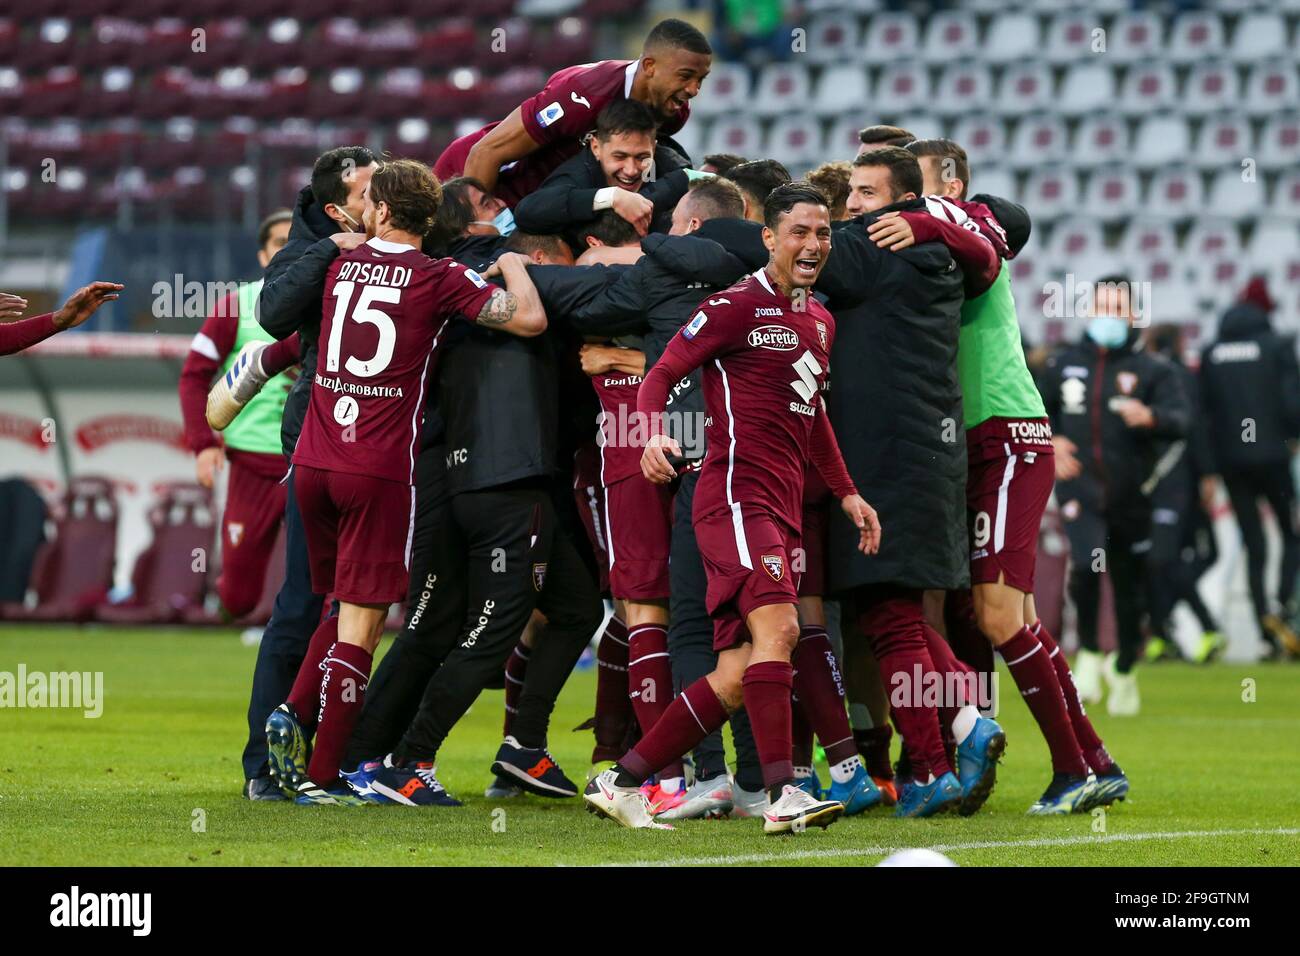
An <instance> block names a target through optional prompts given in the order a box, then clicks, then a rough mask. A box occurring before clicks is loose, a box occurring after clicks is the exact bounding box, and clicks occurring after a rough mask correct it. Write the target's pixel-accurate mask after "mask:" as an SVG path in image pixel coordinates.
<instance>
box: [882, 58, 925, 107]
mask: <svg viewBox="0 0 1300 956" xmlns="http://www.w3.org/2000/svg"><path fill="white" fill-rule="evenodd" d="M929 100H930V71H929V70H927V69H926V68H925V67H923V66H921V65H920V64H919V63H914V62H910V61H909V62H906V63H895V64H893V65H892V66H887V67H885V69H884V70H882V71H881V73H880V79H878V80H877V81H876V90H875V94H874V95H873V96H872V100H871V101H872V102H873V103H881V104H888V107H889V109H890V111H891V112H907V111H908V110H914V109H924V108H925V107H926V106H928V105H929Z"/></svg>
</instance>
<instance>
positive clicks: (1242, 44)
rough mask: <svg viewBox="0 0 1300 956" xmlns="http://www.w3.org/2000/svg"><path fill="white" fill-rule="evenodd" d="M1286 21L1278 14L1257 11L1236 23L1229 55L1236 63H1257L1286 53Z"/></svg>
mask: <svg viewBox="0 0 1300 956" xmlns="http://www.w3.org/2000/svg"><path fill="white" fill-rule="evenodd" d="M1286 33H1287V30H1286V20H1284V19H1283V18H1282V17H1281V15H1280V14H1278V13H1274V12H1269V11H1262V10H1257V11H1255V12H1253V13H1248V14H1246V15H1245V16H1243V17H1242V18H1241V19H1240V20H1238V21H1237V28H1236V29H1235V30H1234V31H1233V32H1232V46H1230V47H1229V48H1228V52H1229V55H1231V57H1232V58H1233V59H1234V60H1236V61H1237V62H1238V63H1258V62H1259V61H1260V60H1264V59H1267V58H1269V57H1274V56H1281V55H1283V54H1285V53H1286Z"/></svg>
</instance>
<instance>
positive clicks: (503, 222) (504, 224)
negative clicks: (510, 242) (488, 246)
mask: <svg viewBox="0 0 1300 956" xmlns="http://www.w3.org/2000/svg"><path fill="white" fill-rule="evenodd" d="M474 225H476V226H494V227H496V231H497V232H498V233H500V234H501V236H502V237H503V238H504V237H505V236H508V235H510V233H512V232H514V231H515V214H514V213H512V212H511V211H510V210H509V209H502V210H501V211H500V212H499V213H497V214H496V215H495V216H494V217H493V218H492V221H491V222H484V221H483V220H482V219H475V220H474Z"/></svg>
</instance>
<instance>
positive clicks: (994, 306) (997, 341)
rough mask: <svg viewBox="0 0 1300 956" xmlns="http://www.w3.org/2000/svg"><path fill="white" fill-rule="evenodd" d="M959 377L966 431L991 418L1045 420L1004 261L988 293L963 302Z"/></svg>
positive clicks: (1045, 413) (1007, 268)
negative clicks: (1026, 357)
mask: <svg viewBox="0 0 1300 956" xmlns="http://www.w3.org/2000/svg"><path fill="white" fill-rule="evenodd" d="M957 378H958V380H959V381H960V382H961V396H962V407H963V408H964V409H965V417H966V427H967V428H968V429H970V428H974V427H975V426H976V425H978V424H980V423H981V422H984V421H987V420H988V419H990V418H1045V417H1046V415H1047V412H1046V410H1045V409H1044V408H1043V398H1042V396H1041V395H1039V394H1038V386H1036V385H1035V384H1034V378H1033V376H1032V375H1030V374H1029V366H1028V365H1026V364H1025V351H1024V347H1023V346H1022V345H1021V344H1020V323H1019V321H1018V320H1017V319H1016V301H1015V299H1014V298H1013V297H1012V295H1011V270H1010V267H1008V265H1007V264H1006V262H1003V263H1002V271H1001V272H999V273H998V277H997V279H996V280H995V281H994V283H993V285H991V286H990V287H989V289H988V291H986V292H985V293H984V294H983V295H980V296H977V297H976V298H974V299H967V300H966V303H965V304H964V305H963V306H962V309H961V336H960V338H959V339H958V344H957Z"/></svg>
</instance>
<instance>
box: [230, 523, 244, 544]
mask: <svg viewBox="0 0 1300 956" xmlns="http://www.w3.org/2000/svg"><path fill="white" fill-rule="evenodd" d="M226 530H227V531H228V532H229V533H230V545H231V547H234V546H236V545H238V544H239V539H240V538H242V537H243V536H244V523H243V522H242V521H232V522H230V524H229V525H227V527H226Z"/></svg>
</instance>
